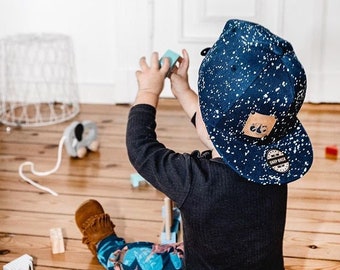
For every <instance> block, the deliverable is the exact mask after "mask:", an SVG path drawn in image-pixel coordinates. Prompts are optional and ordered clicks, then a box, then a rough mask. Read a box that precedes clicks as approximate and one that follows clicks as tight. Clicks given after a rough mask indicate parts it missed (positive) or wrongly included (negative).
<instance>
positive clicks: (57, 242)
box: [50, 228, 65, 254]
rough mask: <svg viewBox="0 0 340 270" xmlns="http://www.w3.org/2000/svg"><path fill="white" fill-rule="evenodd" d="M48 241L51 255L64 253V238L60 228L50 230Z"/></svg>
mask: <svg viewBox="0 0 340 270" xmlns="http://www.w3.org/2000/svg"><path fill="white" fill-rule="evenodd" d="M50 240H51V246H52V253H53V254H58V253H64V252H65V246H64V237H63V233H62V230H61V228H52V229H50Z"/></svg>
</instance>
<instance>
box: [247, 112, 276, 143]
mask: <svg viewBox="0 0 340 270" xmlns="http://www.w3.org/2000/svg"><path fill="white" fill-rule="evenodd" d="M275 123H276V118H275V116H273V115H265V114H261V113H257V112H252V113H250V114H249V116H248V119H247V121H246V123H245V125H244V127H243V130H242V132H243V134H244V135H247V136H249V137H253V138H264V137H265V136H267V135H269V133H270V132H271V131H272V129H273V127H274V125H275Z"/></svg>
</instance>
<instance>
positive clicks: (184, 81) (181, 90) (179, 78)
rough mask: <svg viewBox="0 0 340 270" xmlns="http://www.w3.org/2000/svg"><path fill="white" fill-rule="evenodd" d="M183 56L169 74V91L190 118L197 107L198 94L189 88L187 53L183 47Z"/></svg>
mask: <svg viewBox="0 0 340 270" xmlns="http://www.w3.org/2000/svg"><path fill="white" fill-rule="evenodd" d="M182 53H183V58H182V59H181V60H180V64H179V67H178V68H174V69H173V71H172V73H171V75H170V80H171V91H172V93H173V94H174V96H175V97H176V98H177V100H178V101H179V103H180V104H181V106H182V108H183V110H184V111H185V113H186V114H187V115H188V117H189V118H190V119H192V117H193V115H194V114H195V113H196V111H197V108H198V96H197V94H196V93H195V92H194V91H193V90H192V89H191V88H190V85H189V80H188V69H189V55H188V52H187V51H186V50H185V49H183V51H182Z"/></svg>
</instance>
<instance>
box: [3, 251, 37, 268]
mask: <svg viewBox="0 0 340 270" xmlns="http://www.w3.org/2000/svg"><path fill="white" fill-rule="evenodd" d="M3 270H33V258H32V257H31V256H30V255H28V254H24V255H22V256H21V257H19V258H16V259H15V260H13V261H11V262H9V263H8V264H6V265H4V266H3Z"/></svg>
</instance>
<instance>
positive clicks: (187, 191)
mask: <svg viewBox="0 0 340 270" xmlns="http://www.w3.org/2000/svg"><path fill="white" fill-rule="evenodd" d="M155 117H156V109H155V108H154V107H152V106H150V105H146V104H140V105H136V106H134V107H132V108H131V110H130V114H129V119H128V124H127V134H126V143H127V150H128V155H129V158H130V161H131V163H132V165H133V166H134V167H135V169H136V170H137V172H138V173H139V174H140V175H141V176H143V177H144V178H145V179H146V180H147V181H149V182H150V184H152V185H153V186H154V187H155V188H156V189H158V190H159V191H161V192H163V193H164V194H165V195H166V196H168V197H169V198H170V199H172V200H173V201H174V202H175V203H176V205H177V206H178V208H179V209H180V210H181V215H182V220H183V227H184V246H185V265H186V269H189V270H200V269H202V270H207V269H212V270H218V269H235V270H255V269H263V270H281V269H284V266H283V255H282V242H283V234H284V227H285V219H286V205H287V186H286V185H281V186H279V185H266V186H264V185H260V184H256V183H253V182H249V181H247V180H246V179H244V178H242V177H241V176H239V175H238V174H237V173H235V172H234V171H233V170H232V169H231V168H229V167H228V166H227V165H226V164H225V163H224V162H223V161H222V159H221V158H215V159H211V155H209V154H207V153H205V154H201V153H199V152H198V151H194V152H193V153H191V154H186V153H184V154H181V153H176V152H174V151H173V150H171V149H168V148H166V147H165V146H164V145H163V144H162V143H160V142H158V140H157V135H156V132H155V129H156V121H155Z"/></svg>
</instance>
